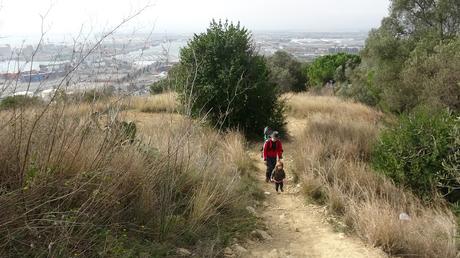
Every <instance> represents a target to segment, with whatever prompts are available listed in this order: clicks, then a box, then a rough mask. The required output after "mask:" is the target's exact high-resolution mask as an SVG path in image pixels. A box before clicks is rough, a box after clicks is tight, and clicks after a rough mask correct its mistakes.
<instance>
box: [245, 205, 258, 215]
mask: <svg viewBox="0 0 460 258" xmlns="http://www.w3.org/2000/svg"><path fill="white" fill-rule="evenodd" d="M246 210H247V211H249V213H251V214H252V215H254V216H257V212H256V209H254V208H253V207H251V206H248V207H246Z"/></svg>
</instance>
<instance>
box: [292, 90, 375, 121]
mask: <svg viewBox="0 0 460 258" xmlns="http://www.w3.org/2000/svg"><path fill="white" fill-rule="evenodd" d="M283 98H285V99H286V100H287V105H288V112H289V114H290V115H291V116H293V117H296V118H307V117H309V116H310V115H312V114H318V113H319V114H321V115H331V116H336V117H346V118H348V119H351V120H365V121H368V122H369V123H374V124H375V123H377V122H378V121H379V120H380V118H381V117H382V114H381V113H380V112H377V111H375V110H373V109H370V108H368V107H366V106H365V105H363V104H360V103H356V102H352V101H349V100H342V99H339V98H337V97H332V96H312V95H310V94H309V93H300V94H292V93H290V94H285V95H283Z"/></svg>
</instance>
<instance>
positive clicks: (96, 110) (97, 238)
mask: <svg viewBox="0 0 460 258" xmlns="http://www.w3.org/2000/svg"><path fill="white" fill-rule="evenodd" d="M127 106H128V107H129V103H122V102H120V101H119V100H117V101H116V102H112V103H111V102H110V100H107V101H106V102H104V103H85V104H78V103H75V104H71V105H70V104H66V103H53V104H52V105H51V106H49V107H48V109H47V110H45V109H44V107H32V108H27V109H25V110H24V112H20V111H18V110H12V111H2V112H0V117H1V119H0V143H1V148H0V178H1V181H0V210H1V212H0V256H1V257H31V256H33V257H141V256H143V257H160V256H161V257H162V256H168V255H171V256H174V255H175V250H176V248H178V247H181V248H188V249H190V250H191V251H192V252H193V253H195V254H196V255H198V256H200V257H207V256H210V257H211V256H215V255H217V254H219V252H220V251H221V249H222V247H224V246H225V245H226V244H227V243H228V241H229V239H231V238H232V237H234V236H236V235H244V234H248V233H249V232H250V231H251V230H252V228H254V227H255V224H256V220H255V218H253V217H251V215H250V214H248V213H247V211H245V207H246V205H247V203H248V202H249V201H250V200H251V198H252V197H251V195H253V194H254V192H255V191H256V190H254V184H253V183H252V179H251V178H250V176H248V174H249V173H248V171H249V170H250V169H251V166H252V164H251V161H250V160H249V157H248V156H247V155H245V153H246V152H245V141H244V138H243V137H242V136H241V135H240V134H238V133H237V132H229V133H226V134H218V133H217V132H215V131H213V130H212V129H209V128H207V127H203V126H201V125H200V124H198V123H196V122H195V121H192V120H188V119H186V118H183V117H180V116H178V115H173V114H163V117H161V118H159V119H156V118H154V117H153V116H156V115H152V119H150V117H145V116H144V117H142V121H139V122H137V121H136V123H137V124H138V126H137V134H136V137H135V139H134V141H132V140H131V136H130V135H131V133H132V132H131V131H130V132H129V135H127V131H126V128H125V125H124V124H123V123H122V121H125V120H126V117H128V116H129V114H128V113H127V112H126V111H125V112H119V111H120V110H122V109H126V107H127ZM168 116H171V118H170V119H168V118H167V117H168ZM173 118H174V119H173ZM251 184H252V185H251Z"/></svg>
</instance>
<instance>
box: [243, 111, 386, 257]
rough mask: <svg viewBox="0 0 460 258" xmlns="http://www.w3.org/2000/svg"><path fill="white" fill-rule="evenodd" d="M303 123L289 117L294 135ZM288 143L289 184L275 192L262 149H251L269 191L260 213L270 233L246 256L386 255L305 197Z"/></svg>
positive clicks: (259, 172) (253, 246) (265, 188)
mask: <svg viewBox="0 0 460 258" xmlns="http://www.w3.org/2000/svg"><path fill="white" fill-rule="evenodd" d="M304 124H305V121H301V120H294V119H290V120H289V124H288V126H289V129H290V131H291V134H292V135H293V137H294V139H295V137H296V135H297V134H298V132H300V131H299V130H302V128H303V126H302V125H304ZM289 145H290V144H289V143H288V144H287V145H286V147H285V151H286V153H287V157H286V160H285V164H286V171H287V184H286V187H285V188H286V189H285V192H284V193H282V194H276V192H275V190H274V187H273V185H272V184H265V183H264V171H265V166H264V164H263V162H262V161H261V159H260V153H258V152H252V153H251V158H253V159H254V160H257V162H256V167H257V174H258V181H259V182H261V183H260V184H263V186H262V189H263V190H264V191H265V193H266V194H267V193H270V194H268V195H266V196H267V198H266V200H265V201H264V203H263V206H265V207H264V210H263V211H262V212H261V214H260V216H261V218H262V219H263V221H264V222H265V223H266V226H267V232H268V233H269V235H270V236H271V237H267V238H266V239H265V241H263V242H254V243H252V242H251V243H252V244H249V246H248V252H247V253H246V255H244V256H243V257H386V255H385V254H384V253H383V252H382V251H381V250H379V249H376V248H372V247H369V246H366V245H365V244H364V243H363V242H362V241H360V240H359V239H358V238H356V237H351V236H348V235H345V234H344V233H341V232H337V230H334V228H333V226H332V225H331V224H330V223H329V222H327V219H326V218H327V216H326V215H325V209H324V208H323V207H321V206H317V205H314V204H309V203H307V202H306V201H305V196H304V195H303V194H302V191H301V186H300V185H297V184H294V183H293V177H292V173H290V171H292V166H291V163H292V162H291V161H290V157H289V150H290V146H289Z"/></svg>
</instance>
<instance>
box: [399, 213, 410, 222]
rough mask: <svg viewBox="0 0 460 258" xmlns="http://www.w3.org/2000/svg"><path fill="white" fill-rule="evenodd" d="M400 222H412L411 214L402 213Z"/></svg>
mask: <svg viewBox="0 0 460 258" xmlns="http://www.w3.org/2000/svg"><path fill="white" fill-rule="evenodd" d="M399 220H402V221H409V220H410V216H409V214H407V213H405V212H402V213H401V214H399Z"/></svg>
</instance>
